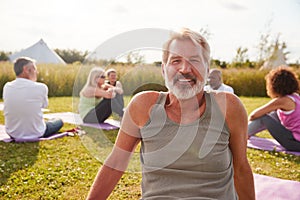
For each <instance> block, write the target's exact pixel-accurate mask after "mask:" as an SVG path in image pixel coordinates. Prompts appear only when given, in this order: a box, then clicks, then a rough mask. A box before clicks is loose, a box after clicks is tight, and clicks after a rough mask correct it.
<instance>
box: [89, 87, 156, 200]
mask: <svg viewBox="0 0 300 200" xmlns="http://www.w3.org/2000/svg"><path fill="white" fill-rule="evenodd" d="M157 97H158V93H157V92H144V93H143V92H141V93H139V94H137V95H136V96H135V97H134V98H133V99H132V100H131V102H130V103H129V105H128V107H127V109H126V111H125V113H124V117H123V120H122V124H121V128H120V130H119V134H118V137H117V140H116V143H115V145H114V148H113V151H112V153H111V154H110V156H109V157H108V159H107V160H106V161H105V163H104V165H103V167H102V168H101V169H100V171H99V173H98V175H97V177H96V179H95V181H94V183H93V186H92V187H91V190H90V193H89V195H88V198H87V199H89V200H90V199H99V200H101V199H106V198H107V197H108V196H109V195H110V193H111V192H112V190H113V189H114V187H115V186H116V184H117V183H118V181H119V179H120V178H121V177H122V175H123V173H124V171H125V170H126V168H127V165H128V162H129V160H130V157H131V155H132V153H133V152H134V150H135V148H136V146H137V145H138V143H139V142H140V138H141V137H140V128H141V127H143V126H144V125H145V124H146V122H147V121H148V119H149V110H150V109H151V107H152V106H153V104H154V103H155V102H156V99H157Z"/></svg>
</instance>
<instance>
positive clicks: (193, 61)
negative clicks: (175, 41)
mask: <svg viewBox="0 0 300 200" xmlns="http://www.w3.org/2000/svg"><path fill="white" fill-rule="evenodd" d="M190 62H192V63H200V60H197V59H193V60H190Z"/></svg>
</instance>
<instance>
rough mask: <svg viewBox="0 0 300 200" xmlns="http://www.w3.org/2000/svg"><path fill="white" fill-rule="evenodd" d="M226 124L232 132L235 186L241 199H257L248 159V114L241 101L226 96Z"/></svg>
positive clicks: (231, 143)
mask: <svg viewBox="0 0 300 200" xmlns="http://www.w3.org/2000/svg"><path fill="white" fill-rule="evenodd" d="M226 105H227V107H226V122H227V125H228V128H229V131H230V140H229V147H230V149H231V152H232V155H233V166H234V184H235V188H236V190H237V193H238V195H239V199H241V200H244V199H247V200H248V199H249V200H250V199H251V200H252V199H255V190H254V180H253V173H252V170H251V167H250V165H249V162H248V159H247V129H248V121H247V113H246V111H245V108H244V106H243V104H242V103H241V102H240V100H239V99H238V98H237V97H236V96H235V95H231V94H227V95H226Z"/></svg>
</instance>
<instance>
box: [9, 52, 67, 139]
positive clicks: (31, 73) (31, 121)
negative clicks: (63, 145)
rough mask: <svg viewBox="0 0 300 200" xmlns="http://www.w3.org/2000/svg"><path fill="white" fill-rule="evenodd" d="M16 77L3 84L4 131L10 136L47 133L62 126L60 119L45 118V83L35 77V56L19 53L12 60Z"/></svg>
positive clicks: (28, 137) (46, 98) (42, 134)
mask: <svg viewBox="0 0 300 200" xmlns="http://www.w3.org/2000/svg"><path fill="white" fill-rule="evenodd" d="M14 71H15V74H16V76H17V77H16V79H15V80H14V81H11V82H7V83H6V84H5V85H4V88H3V100H4V117H5V128H6V132H7V134H8V135H9V136H10V137H11V138H13V139H34V138H39V137H48V136H50V135H52V134H54V133H56V132H57V131H59V129H60V128H61V127H62V126H63V122H62V120H61V119H52V120H49V121H47V122H45V121H44V119H43V113H42V108H46V107H47V106H48V87H47V86H46V85H45V84H43V83H38V82H36V81H37V74H38V71H37V67H36V65H35V60H33V59H31V58H28V57H20V58H18V59H17V60H16V61H15V63H14Z"/></svg>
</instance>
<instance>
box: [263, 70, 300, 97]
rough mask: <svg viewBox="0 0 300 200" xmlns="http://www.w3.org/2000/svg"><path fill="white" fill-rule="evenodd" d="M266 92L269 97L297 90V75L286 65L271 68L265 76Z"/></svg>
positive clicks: (299, 87) (299, 88)
mask: <svg viewBox="0 0 300 200" xmlns="http://www.w3.org/2000/svg"><path fill="white" fill-rule="evenodd" d="M265 79H266V87H267V93H268V95H269V96H270V97H271V98H274V97H278V96H285V95H289V94H293V93H294V92H299V90H300V85H299V80H298V76H297V74H296V73H295V72H293V71H292V68H290V67H287V66H279V67H278V68H276V69H273V70H271V71H270V72H269V73H268V74H267V75H266V77H265Z"/></svg>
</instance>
